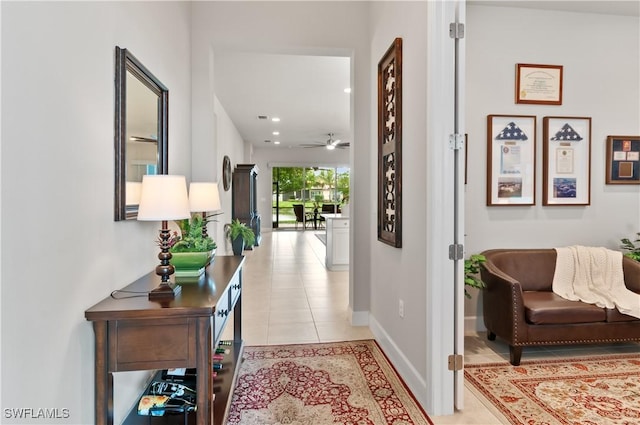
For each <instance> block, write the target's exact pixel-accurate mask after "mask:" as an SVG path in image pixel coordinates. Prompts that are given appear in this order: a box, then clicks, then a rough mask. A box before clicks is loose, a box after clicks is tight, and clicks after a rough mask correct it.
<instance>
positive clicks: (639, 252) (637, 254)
mask: <svg viewBox="0 0 640 425" xmlns="http://www.w3.org/2000/svg"><path fill="white" fill-rule="evenodd" d="M638 238H640V233H636V240H634V241H633V242H631V240H629V239H628V238H623V239H620V242H622V245H620V248H622V249H623V250H625V251H627V252H625V253H624V256H625V257H629V258H632V259H634V260H636V261H640V246H636V245H635V243H634V242H640V239H638Z"/></svg>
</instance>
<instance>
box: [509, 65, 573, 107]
mask: <svg viewBox="0 0 640 425" xmlns="http://www.w3.org/2000/svg"><path fill="white" fill-rule="evenodd" d="M516 103H533V104H540V105H562V66H561V65H532V64H525V63H519V64H516Z"/></svg>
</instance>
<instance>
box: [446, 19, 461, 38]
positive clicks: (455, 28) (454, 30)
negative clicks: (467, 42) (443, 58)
mask: <svg viewBox="0 0 640 425" xmlns="http://www.w3.org/2000/svg"><path fill="white" fill-rule="evenodd" d="M449 37H450V38H456V39H458V38H464V24H463V23H460V22H452V23H450V24H449Z"/></svg>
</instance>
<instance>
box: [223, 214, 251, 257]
mask: <svg viewBox="0 0 640 425" xmlns="http://www.w3.org/2000/svg"><path fill="white" fill-rule="evenodd" d="M224 233H225V235H226V237H227V239H229V241H230V242H231V248H232V249H233V255H242V251H244V247H245V246H251V245H253V244H254V243H255V240H256V235H255V234H254V233H253V230H251V228H249V227H247V225H246V224H244V223H242V222H241V221H240V220H239V219H237V218H236V219H235V220H233V221H232V222H231V223H227V224H225V226H224Z"/></svg>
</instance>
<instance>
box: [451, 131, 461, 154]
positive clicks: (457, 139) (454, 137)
mask: <svg viewBox="0 0 640 425" xmlns="http://www.w3.org/2000/svg"><path fill="white" fill-rule="evenodd" d="M463 146H464V137H463V136H462V134H457V133H455V134H450V135H449V149H452V150H454V151H455V150H459V149H462V147H463Z"/></svg>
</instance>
